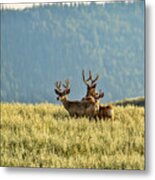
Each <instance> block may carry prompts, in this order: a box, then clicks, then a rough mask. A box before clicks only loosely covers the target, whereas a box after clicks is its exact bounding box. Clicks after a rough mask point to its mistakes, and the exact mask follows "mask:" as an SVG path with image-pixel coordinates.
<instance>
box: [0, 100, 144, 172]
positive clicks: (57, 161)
mask: <svg viewBox="0 0 155 180" xmlns="http://www.w3.org/2000/svg"><path fill="white" fill-rule="evenodd" d="M114 110H115V120H114V121H109V120H106V121H103V120H101V121H95V120H94V121H89V120H88V119H87V118H77V119H74V118H70V117H69V115H68V113H67V112H66V111H65V110H64V108H63V107H62V106H58V105H52V104H48V103H47V104H45V103H44V104H36V105H32V104H29V105H26V104H7V103H2V104H1V124H0V125H1V126H0V129H1V144H0V145H1V147H0V148H1V166H20V167H21V166H22V167H52V168H101V169H140V170H143V169H144V108H143V107H136V106H126V107H115V108H114Z"/></svg>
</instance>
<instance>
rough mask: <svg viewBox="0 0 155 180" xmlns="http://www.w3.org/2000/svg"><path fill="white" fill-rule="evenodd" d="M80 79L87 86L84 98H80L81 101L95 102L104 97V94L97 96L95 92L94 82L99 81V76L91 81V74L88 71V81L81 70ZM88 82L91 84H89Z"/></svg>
mask: <svg viewBox="0 0 155 180" xmlns="http://www.w3.org/2000/svg"><path fill="white" fill-rule="evenodd" d="M82 79H83V82H84V83H85V85H86V86H87V93H86V96H85V97H83V98H82V101H85V100H86V101H88V100H89V101H96V100H99V99H100V98H102V97H103V96H104V92H100V94H98V92H97V91H96V85H97V84H96V81H97V80H98V79H99V75H96V78H95V79H93V77H92V73H91V71H90V70H89V77H88V79H86V78H85V74H84V70H82ZM89 81H91V82H90V83H89ZM98 103H99V102H98Z"/></svg>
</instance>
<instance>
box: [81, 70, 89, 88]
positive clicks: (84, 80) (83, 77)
mask: <svg viewBox="0 0 155 180" xmlns="http://www.w3.org/2000/svg"><path fill="white" fill-rule="evenodd" d="M82 79H83V82H84V83H85V84H86V85H88V82H87V81H88V80H86V79H85V75H84V70H82Z"/></svg>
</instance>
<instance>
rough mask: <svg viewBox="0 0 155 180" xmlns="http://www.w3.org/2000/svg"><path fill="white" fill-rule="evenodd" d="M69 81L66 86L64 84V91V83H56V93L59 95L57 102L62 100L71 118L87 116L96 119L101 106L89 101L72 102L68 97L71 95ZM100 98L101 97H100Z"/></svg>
mask: <svg viewBox="0 0 155 180" xmlns="http://www.w3.org/2000/svg"><path fill="white" fill-rule="evenodd" d="M69 84H70V82H69V80H66V84H65V85H64V84H63V87H64V90H62V88H61V85H62V82H61V81H60V82H59V83H58V82H56V84H55V86H56V88H55V93H56V94H57V95H58V97H57V100H60V101H61V102H62V104H63V106H64V108H65V109H66V110H67V111H68V112H69V114H70V116H77V117H80V116H87V117H90V118H93V117H96V116H97V115H98V112H99V104H98V103H96V102H89V101H70V100H68V98H67V95H68V94H69V93H70V87H69ZM98 98H99V97H98Z"/></svg>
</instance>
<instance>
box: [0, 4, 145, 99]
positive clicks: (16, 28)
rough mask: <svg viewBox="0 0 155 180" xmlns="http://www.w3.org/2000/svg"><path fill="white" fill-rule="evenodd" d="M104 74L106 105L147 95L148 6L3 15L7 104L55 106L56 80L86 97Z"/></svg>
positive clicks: (101, 83) (41, 8)
mask: <svg viewBox="0 0 155 180" xmlns="http://www.w3.org/2000/svg"><path fill="white" fill-rule="evenodd" d="M82 69H84V70H85V72H86V73H88V70H89V69H90V70H92V72H93V74H96V73H98V74H99V75H100V80H99V83H98V87H97V88H98V90H99V89H102V90H104V92H105V97H104V102H107V101H116V100H118V99H123V98H126V97H127V98H129V97H137V96H144V1H134V3H124V2H119V3H118V2H114V3H107V4H105V5H104V6H103V5H99V4H95V3H91V4H90V5H84V4H80V5H75V4H71V6H67V5H62V4H61V3H59V4H54V5H45V6H38V7H34V8H32V9H25V10H4V9H3V10H1V101H2V102H29V103H36V102H45V101H48V102H52V103H55V102H56V99H55V94H54V91H53V89H54V83H55V81H56V80H62V81H64V80H65V79H66V78H68V79H70V81H71V95H70V97H71V99H81V98H82V97H83V95H84V94H85V89H86V88H85V85H84V84H83V83H82V76H81V72H82Z"/></svg>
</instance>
